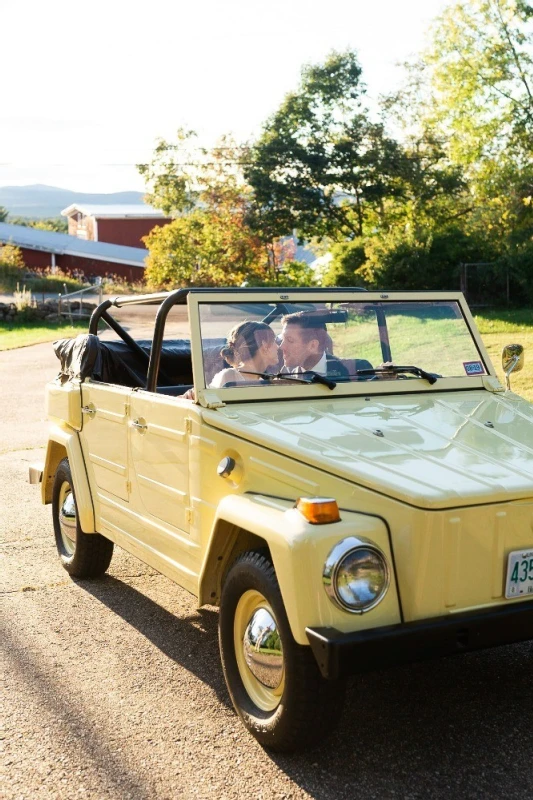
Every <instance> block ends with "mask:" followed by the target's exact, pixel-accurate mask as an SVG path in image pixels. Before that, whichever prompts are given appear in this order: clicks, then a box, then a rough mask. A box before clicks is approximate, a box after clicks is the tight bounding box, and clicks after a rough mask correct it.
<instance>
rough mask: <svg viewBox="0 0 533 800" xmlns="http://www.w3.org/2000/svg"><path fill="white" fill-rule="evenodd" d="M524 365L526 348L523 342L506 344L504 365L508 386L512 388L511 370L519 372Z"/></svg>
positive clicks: (503, 355)
mask: <svg viewBox="0 0 533 800" xmlns="http://www.w3.org/2000/svg"><path fill="white" fill-rule="evenodd" d="M523 366H524V348H523V347H522V345H521V344H506V345H505V347H504V348H503V350H502V367H503V371H504V372H505V379H506V381H507V388H508V389H510V388H511V382H510V380H509V376H510V375H511V372H519V371H520V370H521V369H522V367H523Z"/></svg>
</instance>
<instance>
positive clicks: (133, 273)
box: [0, 222, 148, 281]
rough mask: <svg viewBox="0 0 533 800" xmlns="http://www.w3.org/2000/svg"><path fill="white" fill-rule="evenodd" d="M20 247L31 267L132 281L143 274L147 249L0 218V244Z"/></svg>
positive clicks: (26, 263) (28, 265) (25, 260)
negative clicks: (90, 238)
mask: <svg viewBox="0 0 533 800" xmlns="http://www.w3.org/2000/svg"><path fill="white" fill-rule="evenodd" d="M3 244H12V245H15V246H16V247H18V248H20V250H21V251H22V256H23V258H24V264H25V265H26V266H27V267H28V268H29V269H41V270H44V269H51V270H52V272H54V271H55V270H56V269H60V270H62V271H63V272H69V273H83V275H85V277H86V278H90V277H96V276H106V275H110V274H111V275H120V276H121V277H123V278H126V279H127V280H130V281H141V280H143V278H144V266H145V264H144V260H145V258H146V256H147V255H148V250H146V248H144V247H127V246H124V245H118V244H109V243H108V242H94V241H93V242H91V241H82V240H81V239H78V238H77V237H75V236H69V235H68V234H66V233H55V232H53V231H41V230H37V229H36V228H29V227H26V226H24V225H9V224H8V223H7V222H0V246H1V245H3Z"/></svg>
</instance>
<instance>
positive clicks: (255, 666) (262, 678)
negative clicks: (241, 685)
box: [243, 608, 283, 689]
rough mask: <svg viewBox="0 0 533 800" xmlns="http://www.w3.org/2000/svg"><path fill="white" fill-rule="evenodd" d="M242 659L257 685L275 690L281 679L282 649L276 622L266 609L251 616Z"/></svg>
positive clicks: (244, 640)
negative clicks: (255, 679)
mask: <svg viewBox="0 0 533 800" xmlns="http://www.w3.org/2000/svg"><path fill="white" fill-rule="evenodd" d="M243 648H244V659H245V661H246V664H247V665H248V669H249V670H250V672H251V673H252V675H254V676H255V677H256V678H257V680H258V681H259V683H261V684H262V685H263V686H266V687H267V688H269V689H277V688H278V686H279V685H280V683H281V681H282V678H283V648H282V646H281V639H280V636H279V632H278V626H277V624H276V620H275V619H274V617H273V616H272V614H271V613H270V612H269V611H268V610H267V609H266V608H258V609H257V610H256V611H255V612H254V613H253V615H252V617H251V619H250V621H249V623H248V625H247V626H246V630H245V632H244V637H243Z"/></svg>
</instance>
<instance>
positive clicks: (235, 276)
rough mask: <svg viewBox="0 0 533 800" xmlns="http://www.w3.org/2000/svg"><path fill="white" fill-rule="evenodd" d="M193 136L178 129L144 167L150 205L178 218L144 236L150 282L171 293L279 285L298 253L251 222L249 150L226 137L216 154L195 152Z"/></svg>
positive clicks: (293, 275)
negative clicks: (181, 289) (247, 170)
mask: <svg viewBox="0 0 533 800" xmlns="http://www.w3.org/2000/svg"><path fill="white" fill-rule="evenodd" d="M191 137H192V134H190V133H187V134H183V132H179V133H178V140H177V143H176V144H172V143H169V142H163V141H162V140H161V141H159V142H158V145H157V147H156V151H155V154H154V159H153V161H152V162H151V163H150V164H147V165H140V167H139V170H140V172H141V174H143V175H144V176H145V178H146V179H147V181H148V185H149V193H148V199H149V200H150V202H152V203H153V204H155V205H157V206H158V207H159V208H162V209H163V210H164V212H165V213H167V214H173V215H174V216H175V217H176V219H174V221H173V222H171V223H170V224H169V225H167V226H165V227H163V228H156V229H155V230H154V231H152V232H151V233H150V234H149V236H147V237H145V240H144V241H145V243H146V246H147V247H148V249H149V251H150V255H149V257H148V259H147V270H146V277H147V280H148V281H149V282H150V283H151V284H152V285H153V286H157V287H167V288H170V287H171V286H184V285H186V286H192V285H194V286H220V285H240V284H241V283H249V284H250V285H261V284H264V283H265V282H272V283H277V282H279V279H280V275H281V274H282V273H281V270H282V269H283V267H284V264H285V262H289V261H291V257H292V254H293V249H294V248H292V249H291V247H290V246H289V244H288V243H283V242H280V241H277V240H272V239H270V238H269V234H266V233H265V231H264V230H262V229H260V228H254V229H252V228H251V227H250V225H249V218H250V206H251V190H250V187H249V186H248V185H247V184H246V182H245V181H244V179H243V176H242V162H243V159H244V158H245V152H246V148H243V147H241V146H239V145H237V144H235V142H233V141H232V140H231V139H230V138H228V137H226V138H224V139H222V141H221V142H220V144H219V145H217V146H216V147H215V148H213V149H211V150H207V149H205V148H198V149H197V150H195V151H194V153H193V151H192V150H190V147H189V144H188V142H189V140H190V139H191ZM184 146H186V147H187V148H188V149H185V150H184V149H183V148H184ZM285 275H286V276H287V280H288V281H290V282H291V283H290V285H298V281H307V280H309V274H308V272H306V271H305V270H304V269H303V268H297V267H296V266H295V265H294V264H292V265H291V266H290V268H288V269H287V270H286V272H285Z"/></svg>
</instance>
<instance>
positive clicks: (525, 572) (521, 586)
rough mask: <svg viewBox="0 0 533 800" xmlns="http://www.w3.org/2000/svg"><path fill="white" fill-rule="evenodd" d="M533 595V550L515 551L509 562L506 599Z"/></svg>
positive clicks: (510, 555) (511, 554)
mask: <svg viewBox="0 0 533 800" xmlns="http://www.w3.org/2000/svg"><path fill="white" fill-rule="evenodd" d="M524 594H533V550H514V551H513V552H512V553H509V558H508V561H507V578H506V581H505V597H506V598H507V599H508V600H510V599H511V598H513V597H521V596H522V595H524Z"/></svg>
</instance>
